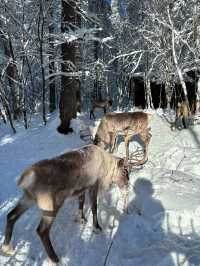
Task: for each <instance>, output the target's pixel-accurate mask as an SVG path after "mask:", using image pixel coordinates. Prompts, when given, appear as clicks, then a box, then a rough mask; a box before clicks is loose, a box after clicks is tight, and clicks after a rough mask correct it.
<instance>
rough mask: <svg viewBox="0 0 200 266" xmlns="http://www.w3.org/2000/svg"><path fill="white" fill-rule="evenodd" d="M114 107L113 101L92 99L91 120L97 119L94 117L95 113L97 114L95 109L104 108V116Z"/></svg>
mask: <svg viewBox="0 0 200 266" xmlns="http://www.w3.org/2000/svg"><path fill="white" fill-rule="evenodd" d="M111 106H112V101H111V100H101V101H100V100H99V101H98V100H95V99H92V107H91V110H90V119H91V118H92V116H93V118H94V119H95V115H94V112H95V109H96V108H102V109H103V111H104V114H106V110H107V109H108V108H110V107H111Z"/></svg>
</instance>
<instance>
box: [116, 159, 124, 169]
mask: <svg viewBox="0 0 200 266" xmlns="http://www.w3.org/2000/svg"><path fill="white" fill-rule="evenodd" d="M117 165H118V167H122V166H123V165H124V159H120V160H119V161H118V163H117Z"/></svg>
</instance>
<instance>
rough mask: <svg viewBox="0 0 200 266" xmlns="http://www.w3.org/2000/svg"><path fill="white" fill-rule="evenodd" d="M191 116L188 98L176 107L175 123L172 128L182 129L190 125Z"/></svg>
mask: <svg viewBox="0 0 200 266" xmlns="http://www.w3.org/2000/svg"><path fill="white" fill-rule="evenodd" d="M190 116H191V112H190V109H189V106H188V103H187V101H186V100H183V101H182V102H179V103H178V106H177V109H176V119H175V125H174V127H172V130H174V129H175V128H178V129H182V128H183V127H184V128H188V127H189V117H190Z"/></svg>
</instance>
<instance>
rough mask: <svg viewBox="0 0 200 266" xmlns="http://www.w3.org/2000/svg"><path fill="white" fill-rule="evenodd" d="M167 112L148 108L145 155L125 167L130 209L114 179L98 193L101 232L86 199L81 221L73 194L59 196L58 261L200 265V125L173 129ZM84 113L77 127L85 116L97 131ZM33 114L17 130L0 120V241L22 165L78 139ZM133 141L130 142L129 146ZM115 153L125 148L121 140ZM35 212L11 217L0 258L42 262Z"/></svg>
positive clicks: (91, 265)
mask: <svg viewBox="0 0 200 266" xmlns="http://www.w3.org/2000/svg"><path fill="white" fill-rule="evenodd" d="M168 117H169V116H168V115H165V114H164V113H163V112H162V110H160V111H159V112H156V113H155V114H154V116H153V119H152V121H151V129H152V139H151V142H150V145H149V160H148V162H147V163H146V164H145V165H144V166H142V167H139V168H137V169H134V170H133V171H132V172H131V173H130V186H129V197H128V203H127V204H128V205H127V209H128V213H127V212H124V198H123V197H122V195H121V193H120V191H119V190H118V188H117V187H115V186H113V187H112V188H111V189H110V190H109V191H107V192H105V193H102V194H100V195H99V208H98V216H99V221H100V223H101V225H102V227H103V228H104V232H103V233H102V234H94V233H93V232H92V215H91V210H90V208H89V203H88V201H87V205H86V210H85V211H86V216H87V219H88V222H87V223H86V224H85V225H80V224H78V223H76V222H75V221H74V220H75V218H76V215H77V209H78V203H77V201H76V200H68V201H66V202H65V204H64V206H63V208H62V209H61V210H60V212H59V214H58V216H57V219H56V222H55V224H54V225H53V228H52V231H51V239H52V242H53V245H54V247H55V249H56V251H57V253H58V255H59V257H60V258H61V265H66V266H103V265H106V266H158V265H159V266H175V265H176V266H182V265H183V266H194V265H195V266H197V265H198V266H199V265H200V172H199V170H200V125H195V126H193V127H191V128H190V129H189V130H182V131H179V130H177V131H171V129H170V125H169V124H168V123H167V120H168ZM85 119H86V116H85V117H84V116H80V119H79V121H78V122H77V121H76V122H75V127H77V128H78V125H79V123H80V124H81V125H82V126H81V128H82V127H83V124H84V123H87V125H90V129H91V130H93V129H94V132H95V129H96V127H97V124H98V121H97V122H95V123H94V122H93V121H88V120H85ZM37 121H38V120H37V119H35V121H34V123H33V125H32V127H31V128H30V129H28V130H27V131H26V130H24V129H23V127H22V125H20V124H19V125H18V126H17V129H18V133H17V134H16V135H13V134H12V133H11V132H10V130H9V129H8V128H7V127H6V126H5V125H3V123H1V124H0V170H1V178H0V188H1V190H0V244H1V243H2V242H3V234H4V227H5V219H6V214H7V213H8V211H9V210H10V209H11V208H12V207H13V206H14V205H15V203H16V201H17V199H18V198H19V197H20V193H21V192H20V190H19V189H18V188H17V187H16V184H15V179H16V178H17V177H18V175H19V174H20V173H21V171H22V170H23V169H24V168H25V167H26V166H28V165H30V164H32V163H33V162H36V161H38V160H40V159H44V158H49V157H52V156H55V155H57V154H60V153H61V152H63V151H66V150H70V149H72V148H75V147H79V146H81V145H84V142H83V141H82V140H81V139H80V138H79V135H78V134H75V133H73V134H69V135H68V136H64V135H60V134H58V133H57V131H56V127H57V125H58V124H59V121H58V118H57V115H56V114H55V115H54V116H52V117H51V118H49V120H48V124H47V126H46V127H44V126H42V124H41V122H40V123H37ZM84 121H85V122H84ZM76 132H77V133H78V129H77V130H76ZM138 145H139V144H138V143H136V142H132V143H131V144H130V150H134V149H135V148H136V146H138ZM116 153H117V154H118V155H121V156H124V154H125V150H124V143H123V142H122V143H119V147H118V151H117V152H116ZM39 218H40V216H39V212H38V211H37V209H36V208H33V209H31V210H29V211H28V212H27V213H25V214H24V216H23V217H22V218H21V219H20V220H19V221H18V222H17V224H16V227H15V230H14V235H13V241H12V242H13V245H14V247H15V254H14V256H12V257H5V256H3V255H2V254H0V265H13V266H14V265H16V266H17V265H26V266H27V265H31V266H32V265H33V266H34V265H35V266H36V265H37V266H39V265H42V266H44V265H47V259H46V258H47V256H46V254H45V251H44V249H43V247H42V245H41V242H40V240H39V238H38V236H37V234H36V232H35V229H36V227H37V225H38V222H39Z"/></svg>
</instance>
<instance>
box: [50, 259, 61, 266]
mask: <svg viewBox="0 0 200 266" xmlns="http://www.w3.org/2000/svg"><path fill="white" fill-rule="evenodd" d="M58 265H59V262H54V261H52V260H50V259H49V261H48V266H58Z"/></svg>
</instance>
